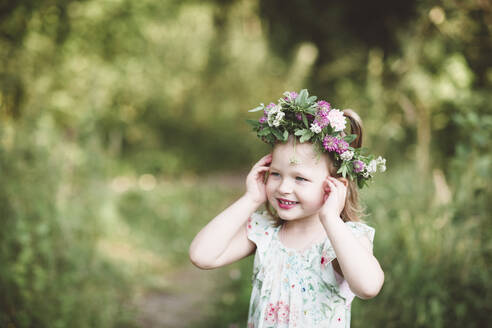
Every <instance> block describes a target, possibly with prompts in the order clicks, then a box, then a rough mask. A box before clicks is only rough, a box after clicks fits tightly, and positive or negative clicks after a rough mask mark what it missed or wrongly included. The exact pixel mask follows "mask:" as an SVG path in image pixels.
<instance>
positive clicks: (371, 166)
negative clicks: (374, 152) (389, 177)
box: [366, 159, 378, 175]
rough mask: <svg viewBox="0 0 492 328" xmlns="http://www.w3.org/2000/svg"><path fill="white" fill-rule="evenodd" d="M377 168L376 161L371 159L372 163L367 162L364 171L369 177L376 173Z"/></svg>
mask: <svg viewBox="0 0 492 328" xmlns="http://www.w3.org/2000/svg"><path fill="white" fill-rule="evenodd" d="M377 168H378V167H377V161H376V160H374V159H373V160H372V161H370V162H369V165H367V167H366V171H367V173H369V174H370V175H373V174H374V173H376V171H377Z"/></svg>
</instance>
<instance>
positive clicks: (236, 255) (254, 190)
mask: <svg viewBox="0 0 492 328" xmlns="http://www.w3.org/2000/svg"><path fill="white" fill-rule="evenodd" d="M271 159H272V158H271V154H268V155H266V156H264V157H263V158H262V159H260V160H259V161H258V162H257V163H256V164H255V165H254V166H253V168H252V169H251V171H250V172H249V174H248V176H247V178H246V193H245V194H244V195H243V196H242V197H241V198H239V199H238V200H237V201H236V202H234V203H233V204H232V205H231V206H229V207H228V208H226V209H225V210H224V211H223V212H222V213H220V214H219V215H217V216H216V217H215V218H214V219H213V220H212V221H210V222H209V223H208V224H207V225H206V226H205V227H204V228H203V229H202V230H201V231H200V232H199V233H198V234H197V235H196V236H195V238H194V239H193V241H192V243H191V245H190V248H189V256H190V260H191V262H192V263H193V264H194V265H196V266H197V267H199V268H201V269H214V268H218V267H221V266H224V265H227V264H229V263H232V262H235V261H238V260H240V259H242V258H244V257H246V256H248V255H250V254H252V252H253V251H254V250H255V249H256V245H255V244H254V243H253V242H252V241H250V240H249V239H248V238H247V232H246V221H247V220H248V218H249V217H250V216H251V214H253V212H254V211H255V210H256V209H257V208H258V207H259V206H260V205H261V204H263V203H264V202H265V201H266V193H265V183H264V174H265V172H266V171H268V169H269V165H270V163H271Z"/></svg>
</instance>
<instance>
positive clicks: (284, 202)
mask: <svg viewBox="0 0 492 328" xmlns="http://www.w3.org/2000/svg"><path fill="white" fill-rule="evenodd" d="M280 202H281V203H282V204H287V205H293V204H295V203H297V202H286V201H283V200H281V201H280Z"/></svg>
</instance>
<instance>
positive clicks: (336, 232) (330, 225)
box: [320, 177, 384, 299]
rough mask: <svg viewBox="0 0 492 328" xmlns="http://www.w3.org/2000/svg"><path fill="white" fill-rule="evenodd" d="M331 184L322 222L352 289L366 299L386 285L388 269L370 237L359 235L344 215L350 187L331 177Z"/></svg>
mask: <svg viewBox="0 0 492 328" xmlns="http://www.w3.org/2000/svg"><path fill="white" fill-rule="evenodd" d="M342 181H343V180H342ZM327 184H328V188H327V189H328V191H329V196H328V197H327V199H326V201H325V204H324V205H323V208H322V210H321V211H320V220H321V223H322V224H323V227H324V228H325V230H326V233H327V235H328V238H329V239H330V242H331V244H332V246H333V249H334V250H335V254H336V255H337V259H338V263H339V265H340V268H341V269H342V272H343V276H344V278H345V280H347V282H348V284H349V286H350V289H351V290H352V292H354V294H355V295H357V296H358V297H360V298H362V299H368V298H372V297H374V296H376V295H377V294H378V293H379V291H380V290H381V287H382V286H383V282H384V272H383V270H382V269H381V266H380V265H379V262H378V260H377V259H376V258H375V257H374V255H373V254H372V246H371V243H370V241H369V239H368V238H367V237H361V238H356V237H355V236H354V235H353V234H352V232H351V231H350V229H349V228H348V227H347V225H346V224H345V223H344V222H343V220H342V219H341V218H340V213H341V211H342V209H343V206H344V204H345V195H346V187H345V185H344V183H342V182H340V181H338V180H337V179H335V178H332V177H329V178H327Z"/></svg>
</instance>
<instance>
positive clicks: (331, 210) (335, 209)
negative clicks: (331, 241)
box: [319, 177, 348, 219]
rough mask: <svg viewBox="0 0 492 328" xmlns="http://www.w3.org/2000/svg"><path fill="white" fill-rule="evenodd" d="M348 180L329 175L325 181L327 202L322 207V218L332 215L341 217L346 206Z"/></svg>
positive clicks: (324, 187) (325, 198) (324, 189)
mask: <svg viewBox="0 0 492 328" xmlns="http://www.w3.org/2000/svg"><path fill="white" fill-rule="evenodd" d="M347 184H348V181H347V180H346V179H344V178H341V179H340V180H338V179H336V178H334V177H327V178H326V179H325V181H323V191H324V192H325V195H324V200H325V203H324V204H323V206H322V207H321V209H320V212H319V213H320V219H325V218H330V217H340V213H342V211H343V208H344V207H345V198H346V197H347Z"/></svg>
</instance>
